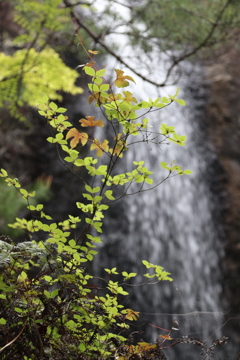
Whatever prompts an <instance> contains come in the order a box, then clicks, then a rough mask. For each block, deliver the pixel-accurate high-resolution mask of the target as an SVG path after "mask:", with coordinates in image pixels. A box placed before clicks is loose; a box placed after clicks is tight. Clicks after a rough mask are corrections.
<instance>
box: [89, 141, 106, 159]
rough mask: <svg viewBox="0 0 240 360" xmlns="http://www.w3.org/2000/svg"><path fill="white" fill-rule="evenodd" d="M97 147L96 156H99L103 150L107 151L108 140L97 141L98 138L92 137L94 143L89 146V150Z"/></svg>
mask: <svg viewBox="0 0 240 360" xmlns="http://www.w3.org/2000/svg"><path fill="white" fill-rule="evenodd" d="M94 149H97V157H101V156H102V154H103V151H106V152H107V151H108V150H109V146H108V140H106V139H104V140H103V142H102V143H100V142H99V140H98V139H94V143H93V144H92V145H91V146H90V150H94Z"/></svg>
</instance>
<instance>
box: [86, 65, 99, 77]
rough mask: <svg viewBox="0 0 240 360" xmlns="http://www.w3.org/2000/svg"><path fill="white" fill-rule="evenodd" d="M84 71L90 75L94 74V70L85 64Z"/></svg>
mask: <svg viewBox="0 0 240 360" xmlns="http://www.w3.org/2000/svg"><path fill="white" fill-rule="evenodd" d="M83 70H84V71H85V73H86V74H87V75H90V76H95V74H96V72H95V70H94V69H93V68H92V67H90V66H85V67H84V69H83Z"/></svg>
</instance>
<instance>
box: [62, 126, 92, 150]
mask: <svg viewBox="0 0 240 360" xmlns="http://www.w3.org/2000/svg"><path fill="white" fill-rule="evenodd" d="M71 137H72V138H73V139H72V140H71V141H70V146H71V148H74V147H76V146H77V145H78V143H79V142H81V144H82V145H85V144H86V142H87V141H88V134H86V133H80V132H79V131H78V130H77V129H76V128H72V129H70V130H69V131H68V133H67V135H66V140H68V139H70V138H71Z"/></svg>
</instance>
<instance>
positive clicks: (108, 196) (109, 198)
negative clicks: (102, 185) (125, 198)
mask: <svg viewBox="0 0 240 360" xmlns="http://www.w3.org/2000/svg"><path fill="white" fill-rule="evenodd" d="M104 195H105V196H106V198H107V199H108V200H115V197H113V196H112V190H107V191H105V193H104Z"/></svg>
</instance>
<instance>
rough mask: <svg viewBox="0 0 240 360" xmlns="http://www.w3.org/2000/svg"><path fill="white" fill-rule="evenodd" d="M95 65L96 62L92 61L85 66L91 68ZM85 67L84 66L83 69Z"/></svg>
mask: <svg viewBox="0 0 240 360" xmlns="http://www.w3.org/2000/svg"><path fill="white" fill-rule="evenodd" d="M95 64H96V61H92V62H90V63H87V64H86V65H85V66H88V67H93V66H94V65H95ZM85 66H84V67H85Z"/></svg>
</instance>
